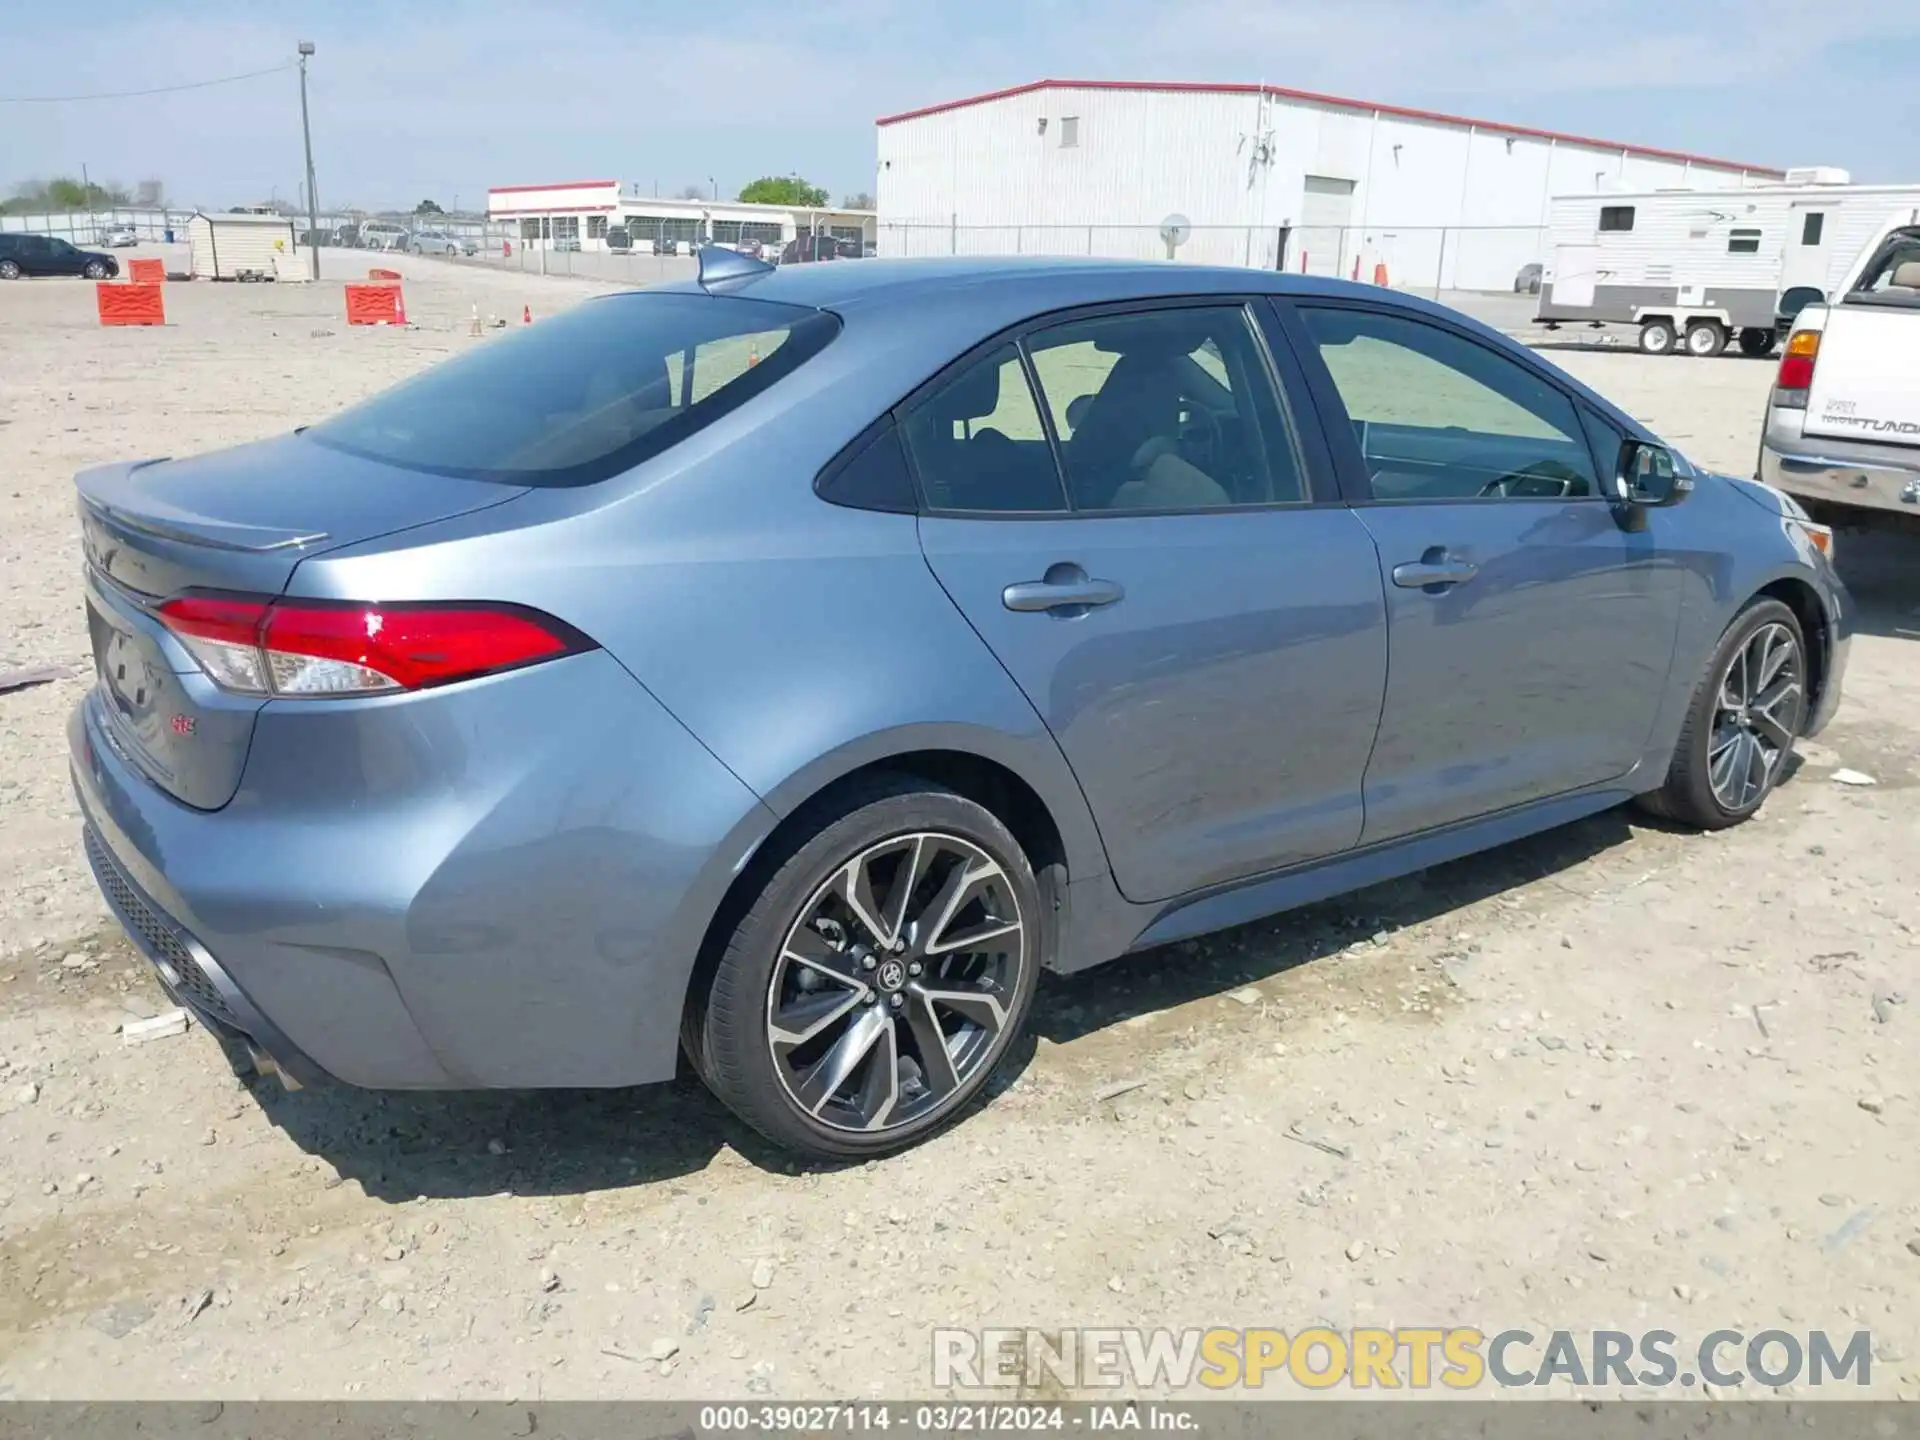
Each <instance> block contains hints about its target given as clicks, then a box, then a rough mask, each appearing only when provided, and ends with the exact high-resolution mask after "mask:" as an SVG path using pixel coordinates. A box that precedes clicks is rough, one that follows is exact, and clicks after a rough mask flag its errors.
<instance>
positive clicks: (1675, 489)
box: [1619, 440, 1693, 510]
mask: <svg viewBox="0 0 1920 1440" xmlns="http://www.w3.org/2000/svg"><path fill="white" fill-rule="evenodd" d="M1619 486H1620V498H1621V500H1623V501H1624V502H1626V503H1627V504H1629V505H1637V506H1640V507H1641V508H1643V509H1648V510H1652V509H1658V508H1660V507H1662V506H1666V505H1678V504H1679V503H1680V502H1681V501H1682V500H1684V499H1686V498H1687V496H1688V495H1690V494H1691V493H1692V492H1693V474H1692V472H1691V471H1690V470H1689V469H1688V468H1687V463H1686V461H1684V460H1676V459H1675V458H1674V454H1673V452H1672V451H1671V450H1669V449H1667V448H1666V447H1665V446H1663V445H1649V444H1647V443H1645V442H1644V441H1639V440H1629V441H1628V442H1627V443H1626V446H1625V447H1624V448H1623V449H1622V450H1621V452H1620V478H1619Z"/></svg>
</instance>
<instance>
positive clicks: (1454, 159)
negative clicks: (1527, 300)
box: [876, 80, 1781, 289]
mask: <svg viewBox="0 0 1920 1440" xmlns="http://www.w3.org/2000/svg"><path fill="white" fill-rule="evenodd" d="M877 123H878V127H879V133H878V175H877V182H878V186H877V192H876V193H877V194H878V196H879V210H880V220H879V240H878V243H879V249H880V253H881V254H883V255H928V254H939V255H945V254H963V255H964V254H989V255H991V254H1015V253H1023V254H1070V255H1114V256H1128V257H1136V258H1163V257H1165V255H1166V253H1167V242H1166V240H1165V239H1163V238H1162V237H1161V234H1160V229H1161V222H1162V221H1163V220H1164V219H1166V218H1168V217H1171V216H1175V215H1178V216H1182V217H1184V218H1185V219H1186V220H1187V221H1188V222H1189V224H1188V228H1187V230H1186V232H1185V233H1184V236H1183V237H1182V238H1181V239H1180V240H1179V243H1178V246H1177V251H1176V256H1175V258H1177V259H1180V260H1185V261H1197V262H1201V263H1212V264H1228V265H1253V266H1258V267H1261V268H1273V267H1276V266H1278V267H1281V268H1284V269H1288V270H1305V271H1308V272H1310V273H1314V274H1322V275H1342V276H1353V275H1356V274H1357V275H1358V276H1359V277H1360V278H1362V279H1374V278H1375V277H1376V273H1377V272H1376V267H1382V270H1383V272H1384V275H1385V277H1386V278H1387V279H1388V281H1389V283H1391V284H1394V285H1411V286H1418V287H1421V288H1429V287H1434V286H1444V287H1446V288H1462V289H1489V288H1490V289H1507V288H1509V287H1511V286H1512V285H1513V284H1514V282H1515V279H1516V276H1517V272H1518V271H1519V270H1520V269H1521V267H1522V266H1525V265H1527V264H1530V263H1533V262H1543V261H1545V260H1547V259H1548V258H1549V255H1550V252H1551V249H1552V246H1551V243H1550V240H1549V234H1550V228H1549V227H1550V220H1549V214H1548V207H1549V200H1550V198H1551V197H1552V196H1555V195H1565V194H1571V193H1576V192H1580V191H1598V190H1607V189H1612V188H1616V187H1618V188H1622V189H1636V190H1643V189H1644V190H1651V189H1655V188H1661V187H1668V186H1673V187H1681V188H1694V187H1700V186H1711V187H1714V188H1723V187H1728V186H1739V185H1744V184H1750V183H1766V182H1769V181H1774V182H1777V181H1778V180H1779V179H1780V178H1781V172H1780V171H1779V170H1775V169H1770V168H1768V167H1765V166H1756V165H1750V164H1742V163H1741V162H1739V161H1733V160H1717V159H1713V158H1711V157H1707V156H1702V155H1691V154H1687V153H1685V152H1683V151H1678V150H1666V149H1657V148H1654V147H1651V146H1647V145H1642V144H1637V143H1634V142H1631V141H1614V140H1596V139H1593V138H1591V137H1587V136H1580V135H1565V134H1560V133H1557V132H1554V131H1549V130H1539V129H1533V128H1531V127H1527V126H1521V125H1511V124H1506V123H1503V122H1500V121H1490V120H1473V119H1468V118H1466V117H1463V116H1457V115H1444V114H1439V113H1436V112H1434V111H1428V110H1416V109H1410V108H1408V107H1406V106H1402V105H1389V104H1383V103H1379V102H1375V101H1371V100H1352V99H1346V98H1343V97H1340V96H1333V95H1318V94H1311V93H1308V92H1306V91H1300V90H1288V89H1284V88H1281V87H1278V86H1272V85H1220V84H1177V83H1169V82H1133V81H1111V80H1109V81H1099V80H1094V81H1087V80H1041V81H1036V82H1034V83H1033V84H1029V85H1020V86H1017V87H1015V88H1013V89H1010V90H1002V91H998V92H996V93H994V94H990V95H976V96H972V97H969V98H967V99H962V100H953V101H948V102H945V103H943V104H937V105H930V106H927V107H925V108H923V109H919V110H913V111H909V112H907V113H905V114H900V115H890V116H886V117H884V118H882V119H881V120H880V121H878V122H877Z"/></svg>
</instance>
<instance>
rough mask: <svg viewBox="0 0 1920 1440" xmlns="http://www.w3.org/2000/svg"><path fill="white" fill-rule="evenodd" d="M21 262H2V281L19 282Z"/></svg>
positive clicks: (0, 263)
mask: <svg viewBox="0 0 1920 1440" xmlns="http://www.w3.org/2000/svg"><path fill="white" fill-rule="evenodd" d="M19 278H20V262H19V261H18V260H0V280H18V279H19Z"/></svg>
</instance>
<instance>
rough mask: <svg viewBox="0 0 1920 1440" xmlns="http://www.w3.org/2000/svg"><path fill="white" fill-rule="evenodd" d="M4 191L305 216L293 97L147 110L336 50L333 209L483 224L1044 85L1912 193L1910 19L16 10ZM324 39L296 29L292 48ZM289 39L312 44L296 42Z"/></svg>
mask: <svg viewBox="0 0 1920 1440" xmlns="http://www.w3.org/2000/svg"><path fill="white" fill-rule="evenodd" d="M0 11H4V12H7V13H4V14H0V136H4V137H5V138H4V141H3V142H0V186H5V187H8V188H10V187H11V186H12V185H14V184H17V183H19V182H20V181H23V180H27V179H31V178H37V177H45V176H48V175H52V174H57V173H72V174H76V175H77V174H78V172H79V170H80V167H81V165H82V164H83V163H84V164H85V165H86V166H87V167H88V169H89V171H90V173H91V174H92V175H93V177H94V178H96V179H102V178H109V179H114V180H119V181H122V182H125V183H129V184H131V183H133V182H135V181H138V180H140V179H142V178H146V177H148V176H157V177H159V178H161V179H163V180H165V181H166V183H167V186H168V191H169V194H170V195H171V196H172V197H173V198H174V199H175V200H176V201H177V202H184V203H194V204H205V205H226V204H232V203H237V202H243V201H250V200H255V199H264V198H267V197H268V196H269V195H270V194H274V193H277V194H278V195H279V196H281V197H283V198H292V197H293V196H294V194H295V191H296V187H297V186H298V183H299V180H300V176H301V159H300V115H299V101H298V92H297V88H296V81H295V77H294V75H293V74H292V72H290V71H289V72H287V73H282V74H274V75H269V76H266V77H264V78H260V79H254V80H248V81H244V82H241V83H237V84H233V85H223V86H215V87H209V88H206V89H199V90H191V91H185V92H182V93H177V94H170V95H156V96H149V97H145V98H140V99H127V100H111V101H95V102H86V103H79V102H76V103H63V104H22V103H15V100H16V98H17V97H23V96H36V97H37V96H47V95H69V94H77V93H88V92H97V91H119V90H129V89H139V88H146V87H154V86H162V85H169V84H177V83H182V82H187V81H195V80H202V79H208V78H211V77H216V76H222V75H231V74H235V73H238V72H241V71H250V70H257V69H262V68H265V67H268V66H272V65H274V64H276V63H279V62H281V61H283V60H290V59H291V56H292V51H293V46H294V42H295V40H297V39H300V38H310V39H312V40H314V41H315V42H316V43H317V44H318V46H319V54H318V56H317V57H316V59H315V61H314V64H313V71H312V98H313V107H314V151H315V156H314V158H315V165H316V168H317V170H318V172H319V189H320V196H321V200H322V201H323V202H324V203H327V204H348V203H351V204H357V205H363V206H368V207H377V206H388V205H394V206H401V207H408V208H410V207H411V206H412V205H413V204H414V203H415V202H416V201H418V200H420V199H422V198H425V197H431V198H432V199H434V200H436V201H438V202H439V203H440V204H442V205H447V206H450V205H452V204H453V203H454V201H455V197H456V196H457V197H458V200H459V202H460V203H461V204H462V205H463V206H471V205H473V204H475V203H476V202H477V201H478V199H479V198H480V197H481V196H482V195H483V193H484V191H485V190H486V188H487V186H489V185H505V184H517V183H531V182H539V181H549V180H570V179H587V178H607V179H612V178H618V179H620V180H622V181H625V182H637V183H639V184H640V185H642V186H644V187H651V186H653V185H654V184H655V183H656V182H657V183H658V185H659V186H660V189H661V192H662V193H663V194H673V193H676V192H677V191H678V190H679V189H680V188H681V187H682V186H685V185H689V184H696V185H702V186H704V185H705V184H706V183H707V180H708V177H710V176H711V177H713V179H714V180H716V181H717V182H718V184H719V187H720V190H721V193H722V194H723V195H732V194H733V193H735V192H736V191H737V190H738V189H739V187H740V186H741V185H743V184H745V183H746V182H747V181H748V180H750V179H752V178H754V177H755V176H757V175H762V174H768V173H776V174H784V173H787V172H789V171H795V170H797V171H799V172H800V173H801V174H803V175H805V176H806V177H808V178H809V179H811V180H813V181H815V182H816V183H818V184H822V185H825V186H827V187H828V188H829V189H830V190H831V191H832V192H833V194H834V196H835V198H838V197H839V196H841V195H843V194H845V193H848V192H851V191H856V190H871V189H872V188H873V164H874V133H873V120H874V117H875V116H878V115H882V114H887V113H891V112H893V111H897V110H903V109H910V108H913V107H915V106H918V105H924V104H928V103H932V102H934V101H938V100H943V99H952V98H956V97H958V96H962V95H967V94H971V93H975V92H978V91H983V90H992V89H998V88H1001V87H1004V86H1008V85H1015V84H1020V83H1023V82H1026V81H1030V80H1037V79H1040V78H1042V77H1044V76H1053V77H1055V78H1063V79H1151V80H1208V81H1233V82H1254V81H1260V80H1265V81H1268V82H1270V83H1273V84H1277V85H1286V86H1292V87H1296V88H1301V89H1309V90H1321V91H1328V92H1332V93H1337V94H1343V95H1351V96H1357V97H1360V98H1364V99H1369V100H1380V101H1386V102H1389V103H1395V104H1403V105H1415V106H1423V107H1430V108H1435V109H1443V110H1450V111H1455V112H1459V113H1464V114H1470V115H1473V116H1476V117H1478V118H1482V119H1488V120H1502V121H1508V122H1511V123H1516V124H1525V125H1534V126H1539V127H1543V128H1548V129H1556V130H1571V131H1577V132H1581V133H1584V134H1590V135H1595V136H1599V137H1603V138H1606V139H1615V140H1624V141H1635V142H1639V143H1644V144H1651V145H1658V146H1665V147H1670V148H1675V149H1683V150H1691V151H1698V152H1703V153H1706V154H1711V155H1716V156H1723V157H1726V158H1729V159H1734V160H1743V161H1748V162H1751V163H1756V164H1771V165H1779V166H1785V165H1796V164H1836V165H1842V166H1845V167H1847V168H1849V169H1851V170H1852V171H1853V172H1854V177H1855V178H1856V179H1858V180H1864V181H1905V180H1912V181H1920V6H1916V5H1914V4H1913V3H1912V0H1898V3H1894V0H1826V3H1824V4H1821V5H1818V6H1815V5H1813V4H1810V3H1807V0H1791V3H1790V0H1739V3H1736V0H1612V3H1599V0H1437V3H1436V0H1285V3H1283V0H1260V3H1254V0H778V3H763V0H736V3H732V4H727V3H686V0H675V3H670V4H660V3H653V0H643V3H634V0H626V3H618V0H542V3H540V4H538V5H536V4H533V3H528V0H519V3H509V0H446V3H436V4H434V5H431V6H419V5H404V4H403V5H383V6H374V5H371V4H368V3H366V0H335V3H331V4H327V5H322V6H314V7H311V8H310V10H309V12H308V13H307V14H305V15H304V16H296V14H295V12H290V11H289V12H283V13H280V14H275V13H272V12H270V11H268V10H267V9H265V8H263V7H261V6H259V5H257V4H246V5H242V4H239V3H236V0H175V3H171V4H168V5H165V6H162V5H158V4H155V3H153V0H144V3H143V0H92V3H90V4H89V5H88V6H87V7H86V11H87V16H88V19H87V21H86V23H84V24H76V23H75V22H74V19H73V12H72V10H71V7H62V6H58V5H33V4H25V3H22V4H17V5H4V4H0ZM300 27H304V28H300ZM296 30H298V33H296Z"/></svg>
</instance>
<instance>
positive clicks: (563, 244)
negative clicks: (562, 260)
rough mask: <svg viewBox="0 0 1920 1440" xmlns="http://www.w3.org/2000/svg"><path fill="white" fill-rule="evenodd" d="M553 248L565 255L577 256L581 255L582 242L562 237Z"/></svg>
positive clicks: (555, 242)
mask: <svg viewBox="0 0 1920 1440" xmlns="http://www.w3.org/2000/svg"><path fill="white" fill-rule="evenodd" d="M553 248H554V249H555V250H557V251H561V252H563V253H567V254H574V255H577V254H579V253H580V242H579V241H578V240H576V239H574V238H572V237H571V236H562V237H561V238H560V239H558V240H556V241H554V242H553Z"/></svg>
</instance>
